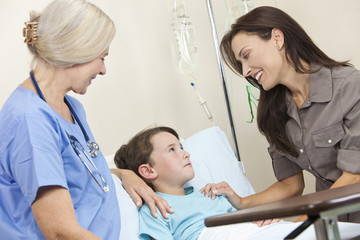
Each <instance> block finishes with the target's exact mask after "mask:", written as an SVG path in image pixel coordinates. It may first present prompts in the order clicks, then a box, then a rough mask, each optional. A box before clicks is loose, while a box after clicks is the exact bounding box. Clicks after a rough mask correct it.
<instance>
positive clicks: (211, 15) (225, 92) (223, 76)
mask: <svg viewBox="0 0 360 240" xmlns="http://www.w3.org/2000/svg"><path fill="white" fill-rule="evenodd" d="M206 2H207V7H208V13H209V18H210V23H211V29H212V34H213V40H214V45H215V50H216V55H217V60H218V66H219V72H220V76H221V79H222V84H223V89H224V94H225V101H226V107H227V111H228V117H229V121H230V128H231V133H232V137H233V140H234V146H235V150H236V157H237V159H238V160H239V162H241V164H242V170H243V172H244V173H245V168H244V164H243V162H242V161H241V159H240V152H239V147H238V143H237V140H236V133H235V129H234V123H233V118H232V113H231V108H230V102H229V97H228V92H227V88H226V80H225V73H224V68H223V64H222V59H221V55H220V48H219V42H218V37H217V33H216V27H215V22H214V16H213V11H212V6H211V0H206Z"/></svg>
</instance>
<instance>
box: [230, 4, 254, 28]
mask: <svg viewBox="0 0 360 240" xmlns="http://www.w3.org/2000/svg"><path fill="white" fill-rule="evenodd" d="M225 3H226V7H227V12H228V13H227V19H226V27H225V28H226V30H229V29H230V27H231V24H233V23H234V22H235V21H236V20H237V19H238V18H239V17H241V16H242V15H244V14H246V13H248V12H250V11H251V10H252V9H253V8H254V4H253V2H252V0H225Z"/></svg>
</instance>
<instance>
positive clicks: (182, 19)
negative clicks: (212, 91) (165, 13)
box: [171, 0, 199, 75]
mask: <svg viewBox="0 0 360 240" xmlns="http://www.w3.org/2000/svg"><path fill="white" fill-rule="evenodd" d="M171 29H172V33H173V34H172V38H171V40H172V54H173V59H174V64H175V69H176V70H177V71H178V72H179V73H181V74H184V75H189V74H192V73H193V72H194V71H195V69H196V67H197V66H198V61H199V59H198V58H199V56H198V55H199V53H198V47H197V44H196V37H195V29H194V25H193V24H192V22H191V19H190V17H189V15H188V13H187V11H186V6H185V1H184V0H174V5H173V9H172V19H171Z"/></svg>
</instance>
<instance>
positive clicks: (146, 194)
mask: <svg viewBox="0 0 360 240" xmlns="http://www.w3.org/2000/svg"><path fill="white" fill-rule="evenodd" d="M111 173H113V174H115V175H116V176H117V177H118V178H120V180H121V181H122V185H123V187H124V189H125V190H126V191H127V193H128V194H129V195H130V197H131V198H132V200H133V201H134V203H135V204H136V206H137V207H140V206H141V205H142V204H143V201H142V199H144V201H145V202H146V203H147V205H148V206H149V208H150V211H151V214H152V215H153V217H155V218H156V217H157V209H156V207H157V208H158V209H159V211H160V212H161V215H162V216H163V217H164V218H166V219H167V218H168V215H167V213H173V212H174V211H173V210H172V209H171V207H170V206H169V204H168V203H167V202H166V201H165V199H163V197H161V196H160V195H159V194H157V193H155V192H154V191H153V190H152V189H151V188H150V187H149V186H148V185H147V184H146V183H145V182H144V181H143V180H142V179H141V178H140V177H139V176H137V175H136V174H135V173H134V172H133V171H131V170H127V169H111Z"/></svg>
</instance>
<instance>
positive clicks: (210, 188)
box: [200, 172, 305, 209]
mask: <svg viewBox="0 0 360 240" xmlns="http://www.w3.org/2000/svg"><path fill="white" fill-rule="evenodd" d="M304 187H305V184H304V177H303V173H302V172H301V173H298V174H296V175H294V176H291V177H289V178H286V179H284V180H282V181H279V182H276V183H274V184H273V185H272V186H270V187H269V188H267V189H266V190H264V191H262V192H260V193H256V194H253V195H250V196H248V197H244V198H242V197H240V196H238V195H237V194H236V193H235V192H234V191H233V190H232V189H231V188H230V187H229V186H228V185H227V184H226V183H224V182H223V183H220V184H207V185H206V186H205V187H203V188H201V189H200V192H204V194H205V196H206V197H208V196H209V194H210V195H211V197H212V198H214V197H215V196H216V195H223V194H225V195H226V196H227V198H228V200H229V202H230V203H231V204H232V205H233V206H234V207H235V208H237V209H242V208H248V207H254V206H258V205H261V204H265V203H269V202H274V201H278V200H282V199H285V198H289V197H293V196H298V195H301V194H302V192H303V190H304Z"/></svg>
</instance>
